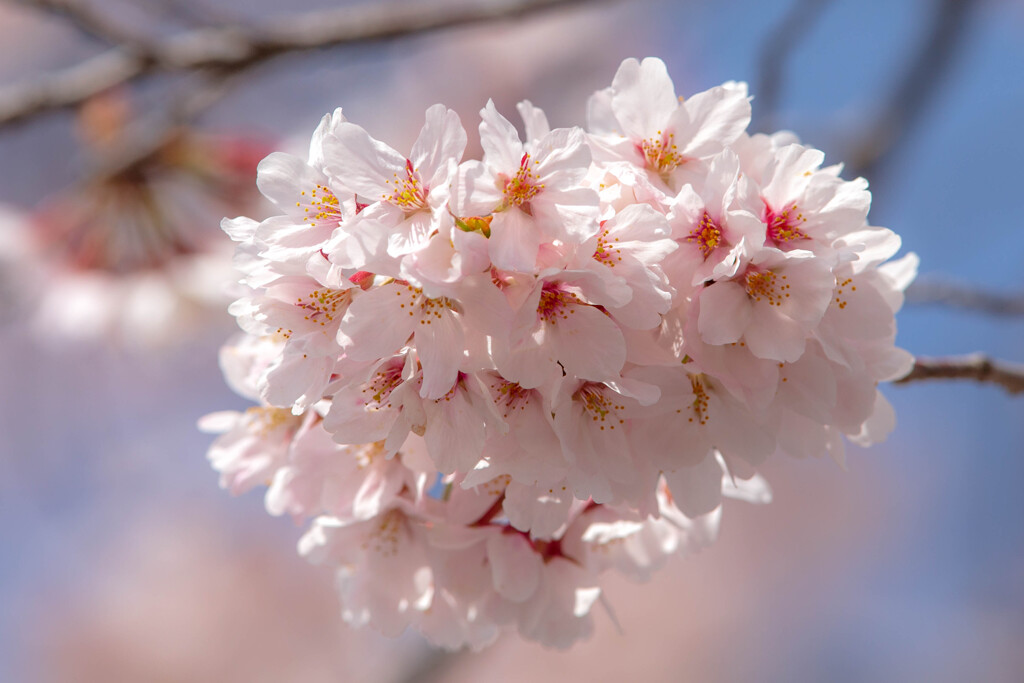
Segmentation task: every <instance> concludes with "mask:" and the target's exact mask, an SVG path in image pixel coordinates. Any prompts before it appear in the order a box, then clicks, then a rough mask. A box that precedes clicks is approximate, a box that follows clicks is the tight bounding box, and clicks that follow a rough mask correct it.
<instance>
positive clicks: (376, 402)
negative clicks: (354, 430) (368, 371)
mask: <svg viewBox="0 0 1024 683" xmlns="http://www.w3.org/2000/svg"><path fill="white" fill-rule="evenodd" d="M401 383H402V365H401V363H390V364H388V365H387V366H386V367H384V368H383V369H381V370H379V371H377V373H376V374H375V375H374V376H373V377H371V378H370V381H369V382H367V383H366V386H364V387H363V390H362V392H361V393H362V394H363V395H364V396H366V397H368V398H367V399H364V400H366V403H365V406H366V409H367V410H371V411H373V412H377V411H379V410H384V409H385V408H390V407H391V402H390V401H389V400H388V399H389V398H390V397H391V392H392V391H394V390H395V387H397V386H398V385H399V384H401Z"/></svg>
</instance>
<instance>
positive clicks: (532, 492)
mask: <svg viewBox="0 0 1024 683" xmlns="http://www.w3.org/2000/svg"><path fill="white" fill-rule="evenodd" d="M572 501H573V496H572V492H571V491H569V488H568V487H567V486H566V485H564V484H561V483H559V484H555V485H553V486H526V485H523V484H520V483H518V482H516V481H512V482H511V483H509V485H508V487H507V488H506V489H505V500H504V502H503V503H502V509H504V511H505V516H507V517H508V522H509V524H511V525H512V526H513V527H514V528H516V529H519V530H520V531H522V532H527V531H528V532H530V537H531V538H534V539H550V538H553V537H554V536H555V534H556V533H557V532H558V530H559V529H560V528H561V527H563V526H565V521H566V519H567V518H568V516H569V506H570V504H571V503H572Z"/></svg>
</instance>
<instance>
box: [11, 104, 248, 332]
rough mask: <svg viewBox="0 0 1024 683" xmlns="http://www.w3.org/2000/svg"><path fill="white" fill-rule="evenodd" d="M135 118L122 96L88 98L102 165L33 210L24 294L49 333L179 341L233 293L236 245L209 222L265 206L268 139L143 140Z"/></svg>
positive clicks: (179, 135)
mask: <svg viewBox="0 0 1024 683" xmlns="http://www.w3.org/2000/svg"><path fill="white" fill-rule="evenodd" d="M131 116H132V114H131V111H130V110H129V107H128V106H127V104H125V103H124V101H123V100H122V99H121V98H119V97H118V96H117V95H114V94H112V95H106V96H103V97H99V98H97V99H96V100H94V101H92V102H91V103H89V104H88V105H87V106H86V107H85V108H84V109H83V112H82V115H81V117H80V119H79V123H80V126H79V128H80V132H81V137H82V138H83V140H84V142H85V143H87V147H88V149H89V150H90V152H91V155H92V159H93V162H94V163H96V164H97V169H98V170H97V172H96V173H94V174H93V176H92V178H91V179H90V180H88V181H86V182H84V183H83V184H81V185H79V186H76V187H74V188H70V189H68V190H65V191H62V192H59V193H58V194H56V195H53V196H51V197H49V198H47V199H46V200H44V201H43V203H42V204H41V205H40V207H39V208H38V209H36V210H35V211H34V212H33V213H32V214H31V215H30V216H29V217H28V219H27V223H28V225H27V226H26V227H25V229H24V230H23V233H24V239H23V242H24V245H23V249H24V250H25V251H26V252H27V257H25V258H22V259H20V263H19V264H18V265H17V267H15V269H14V272H16V273H18V276H17V279H18V280H20V281H21V282H22V283H24V286H23V287H21V288H20V290H19V291H18V293H17V296H16V299H17V303H18V304H20V306H21V307H22V310H23V314H25V315H28V316H29V317H30V318H31V323H32V325H33V326H34V327H35V329H37V330H38V332H39V335H40V337H41V338H42V339H44V340H53V339H75V340H92V341H98V340H108V341H113V342H114V343H117V344H121V345H123V346H127V347H133V346H134V347H147V348H155V347H161V346H168V345H175V344H176V343H178V342H180V341H181V340H183V339H187V338H189V337H190V336H192V335H196V334H200V333H201V331H202V330H203V329H204V328H205V327H208V326H209V325H210V324H212V323H214V322H215V321H216V320H218V318H219V317H220V315H221V313H220V312H221V311H222V309H223V305H224V303H225V302H226V301H229V300H230V298H231V296H232V295H231V293H230V291H229V285H230V282H231V280H232V277H231V270H232V267H231V262H232V255H231V250H230V247H229V246H228V245H227V243H225V241H224V240H223V236H222V235H220V236H218V234H217V233H216V232H214V231H211V230H210V229H209V228H208V226H209V224H210V222H211V221H212V220H215V218H216V217H218V216H222V215H224V214H225V213H234V212H237V211H240V210H241V211H249V210H252V209H255V208H256V207H257V203H256V202H257V200H258V199H259V196H258V193H256V192H255V190H254V188H253V187H252V177H253V176H254V175H255V169H256V164H257V163H258V161H259V159H260V158H261V157H263V156H264V155H265V154H266V151H267V148H266V146H265V145H264V144H263V143H261V142H256V141H253V140H248V139H245V138H242V137H226V136H214V135H210V134H202V133H196V132H192V131H188V130H185V129H181V130H175V131H171V132H170V134H168V135H167V136H166V138H164V139H162V140H159V141H158V144H156V145H155V146H153V148H152V149H146V150H142V149H141V148H140V149H139V150H135V149H134V148H132V147H131V146H130V145H128V144H127V143H126V142H125V141H126V140H128V139H130V138H129V135H128V131H129V130H130V126H131ZM132 154H134V155H135V156H134V157H132V158H130V159H128V160H126V155H129V156H131V155H132Z"/></svg>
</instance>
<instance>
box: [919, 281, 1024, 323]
mask: <svg viewBox="0 0 1024 683" xmlns="http://www.w3.org/2000/svg"><path fill="white" fill-rule="evenodd" d="M906 296H907V303H909V304H942V305H945V306H951V307H953V308H962V309H964V310H968V311H977V312H979V313H987V314H989V315H996V316H1008V317H1009V316H1019V315H1024V295H1022V294H1016V295H1014V294H1000V293H996V292H986V291H984V290H981V289H977V288H975V287H971V286H969V285H961V284H957V283H952V282H941V281H937V280H928V279H921V280H918V281H917V282H914V283H913V284H911V285H910V287H908V288H907V293H906Z"/></svg>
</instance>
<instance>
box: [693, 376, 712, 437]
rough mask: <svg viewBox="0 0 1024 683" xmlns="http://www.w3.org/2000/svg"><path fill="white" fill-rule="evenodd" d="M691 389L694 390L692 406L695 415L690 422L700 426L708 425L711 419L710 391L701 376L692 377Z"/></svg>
mask: <svg viewBox="0 0 1024 683" xmlns="http://www.w3.org/2000/svg"><path fill="white" fill-rule="evenodd" d="M690 387H691V388H692V389H693V403H691V404H690V410H692V411H693V415H692V416H691V417H689V418H688V420H689V421H690V422H696V423H697V424H699V425H706V424H707V423H708V417H709V415H708V390H707V388H705V386H704V380H703V379H702V378H701V376H700V375H690Z"/></svg>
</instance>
